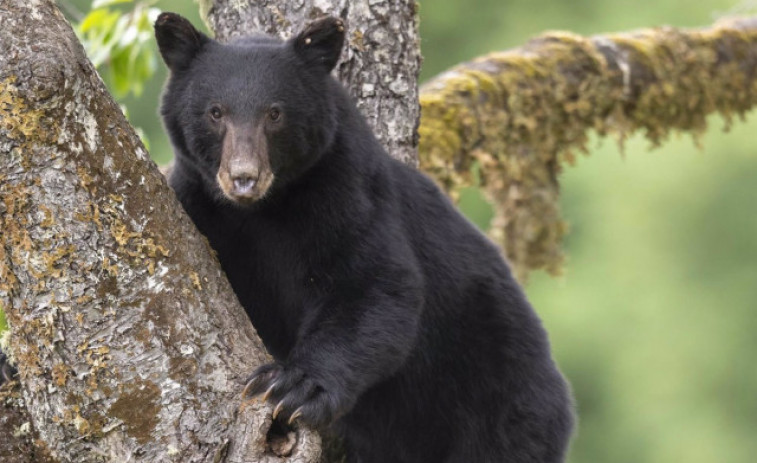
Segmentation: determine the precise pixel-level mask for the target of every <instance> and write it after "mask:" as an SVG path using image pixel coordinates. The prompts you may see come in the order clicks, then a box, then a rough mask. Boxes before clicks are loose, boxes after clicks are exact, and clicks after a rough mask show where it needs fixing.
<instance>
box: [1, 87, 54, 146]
mask: <svg viewBox="0 0 757 463" xmlns="http://www.w3.org/2000/svg"><path fill="white" fill-rule="evenodd" d="M15 82H16V78H15V77H14V76H11V77H8V78H6V79H3V80H2V81H0V114H1V115H2V119H0V121H1V122H0V124H2V126H3V128H4V129H5V130H7V132H6V134H5V136H6V137H8V138H9V139H11V140H16V141H17V142H19V143H20V144H22V145H24V144H26V143H28V142H29V141H30V140H34V139H49V138H50V137H51V136H53V135H54V134H52V133H50V132H48V131H47V130H44V129H46V128H48V127H47V124H43V123H42V119H43V117H44V116H45V113H44V111H41V110H38V109H32V108H30V107H29V106H28V105H27V103H26V101H25V100H24V98H23V97H22V96H21V94H20V92H19V90H18V88H16V86H15Z"/></svg>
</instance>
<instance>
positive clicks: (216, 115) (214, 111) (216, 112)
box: [210, 106, 223, 121]
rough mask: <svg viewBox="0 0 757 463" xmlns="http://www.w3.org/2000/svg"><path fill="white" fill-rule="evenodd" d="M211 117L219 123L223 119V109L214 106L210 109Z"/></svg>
mask: <svg viewBox="0 0 757 463" xmlns="http://www.w3.org/2000/svg"><path fill="white" fill-rule="evenodd" d="M210 117H211V118H213V120H214V121H217V120H219V119H221V118H222V117H223V111H221V108H219V107H218V106H213V107H212V108H210Z"/></svg>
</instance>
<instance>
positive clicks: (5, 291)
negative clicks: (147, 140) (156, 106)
mask: <svg viewBox="0 0 757 463" xmlns="http://www.w3.org/2000/svg"><path fill="white" fill-rule="evenodd" d="M0 22H2V24H3V28H2V29H0V86H1V87H0V89H1V90H2V93H0V109H2V112H0V118H1V119H0V176H2V178H1V179H0V229H2V233H1V234H0V276H2V278H0V305H2V307H3V308H4V310H5V312H6V314H7V318H8V322H9V326H10V338H11V339H10V346H11V347H12V350H13V354H14V356H15V360H16V362H17V365H18V369H19V376H20V381H21V384H22V386H23V397H24V402H25V405H26V409H27V411H28V414H29V421H30V425H31V427H32V428H33V429H34V430H36V432H37V433H38V436H39V439H40V441H41V442H44V443H45V444H46V446H47V448H48V449H49V451H50V454H51V455H52V456H53V457H55V458H56V459H59V460H60V461H76V462H94V461H104V460H110V461H127V460H129V459H131V458H133V456H134V455H139V458H140V461H161V462H164V461H165V462H169V461H175V462H195V461H197V462H199V461H212V458H213V456H214V455H216V454H219V452H222V453H224V454H225V455H226V456H227V457H228V461H243V460H248V461H249V460H251V459H253V460H258V461H267V460H269V459H271V458H277V457H276V456H275V455H273V454H272V453H271V450H270V449H267V448H266V446H265V445H264V443H265V441H266V431H267V427H266V426H268V425H270V421H269V422H266V417H267V416H269V415H270V410H269V409H270V407H268V405H266V404H262V403H260V402H251V403H249V404H247V406H246V407H245V408H244V409H240V408H239V405H240V396H239V394H240V391H241V388H242V385H243V384H244V378H245V377H246V376H247V375H248V374H249V373H250V372H251V371H252V370H253V369H254V368H255V367H256V366H258V365H260V364H262V363H263V362H266V361H268V360H269V358H268V357H267V356H266V354H265V349H264V348H263V346H262V344H261V342H260V340H259V339H258V338H257V336H256V335H255V333H254V330H253V328H252V326H251V324H250V323H249V320H248V318H247V316H246V314H245V313H244V310H243V309H242V308H241V307H240V306H239V304H238V302H237V301H236V298H235V297H234V295H233V292H232V290H231V288H230V286H229V284H228V282H227V281H226V279H225V277H224V276H223V274H222V272H221V269H220V267H219V265H218V262H217V261H216V260H215V258H214V257H213V254H212V251H211V250H210V249H209V247H208V245H207V242H206V240H204V238H202V237H201V236H200V235H199V233H198V232H197V231H196V229H195V228H194V226H193V225H192V223H191V221H190V220H189V218H188V217H187V216H186V215H185V214H184V212H183V210H182V208H181V206H180V205H179V203H178V202H177V201H176V199H175V197H174V195H173V193H172V192H171V190H170V189H169V188H168V185H167V184H166V182H165V179H164V178H163V177H162V176H161V174H160V173H159V171H158V170H157V168H156V166H155V165H154V163H153V162H152V161H150V160H149V156H148V155H147V152H146V150H145V149H144V147H143V146H142V144H141V142H140V141H139V138H138V137H137V136H136V134H135V133H134V131H133V130H132V129H131V128H130V127H129V125H128V123H127V122H126V120H125V119H124V117H123V115H122V113H121V110H120V108H119V107H118V105H117V104H116V103H115V102H114V101H113V100H112V98H111V97H110V96H109V94H108V92H107V90H106V89H105V87H104V85H103V84H102V81H101V80H100V79H99V77H98V76H97V74H96V72H95V70H94V68H93V67H92V65H91V63H89V61H88V60H87V59H86V57H85V55H84V51H83V49H82V47H81V45H80V44H79V43H78V40H77V39H76V37H75V35H74V33H73V31H72V30H71V28H70V26H69V25H68V24H67V22H66V21H65V19H64V18H63V17H62V15H61V14H60V12H59V11H58V10H57V7H56V6H55V3H54V2H53V1H52V0H32V1H29V2H15V1H12V0H0ZM298 436H299V437H300V440H299V441H298V442H297V445H296V446H295V447H294V448H293V449H292V452H291V453H292V457H293V458H299V459H300V461H312V459H311V460H308V459H307V458H305V457H303V448H304V447H308V446H310V447H312V446H313V445H314V444H313V442H314V440H316V439H317V437H314V436H313V435H312V433H308V432H305V431H303V432H302V433H301V434H299V435H298ZM249 442H252V443H254V444H255V445H247V446H245V443H249ZM261 442H262V444H261Z"/></svg>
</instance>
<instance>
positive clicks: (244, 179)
mask: <svg viewBox="0 0 757 463" xmlns="http://www.w3.org/2000/svg"><path fill="white" fill-rule="evenodd" d="M233 181H234V193H236V194H238V195H245V194H247V193H249V192H250V191H252V189H253V188H255V184H256V183H257V182H258V179H256V178H253V177H251V176H249V175H241V176H239V177H234V179H233Z"/></svg>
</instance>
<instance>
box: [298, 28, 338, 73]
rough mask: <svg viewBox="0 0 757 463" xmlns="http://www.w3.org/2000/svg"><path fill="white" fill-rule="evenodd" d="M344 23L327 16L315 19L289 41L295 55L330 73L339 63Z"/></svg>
mask: <svg viewBox="0 0 757 463" xmlns="http://www.w3.org/2000/svg"><path fill="white" fill-rule="evenodd" d="M344 30H345V26H344V21H342V20H341V19H340V18H334V17H332V16H327V17H325V18H320V19H316V20H315V21H313V22H311V23H310V24H308V25H307V26H305V29H304V30H303V31H302V32H300V33H299V34H297V36H296V37H294V38H292V39H290V40H289V42H290V43H291V45H292V47H293V48H294V51H295V53H297V55H298V56H300V58H302V59H303V60H304V61H305V62H306V63H308V64H312V65H314V66H320V67H323V68H324V69H325V70H326V72H327V73H328V72H331V70H332V69H334V66H336V62H337V61H339V56H340V55H341V54H342V45H344Z"/></svg>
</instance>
